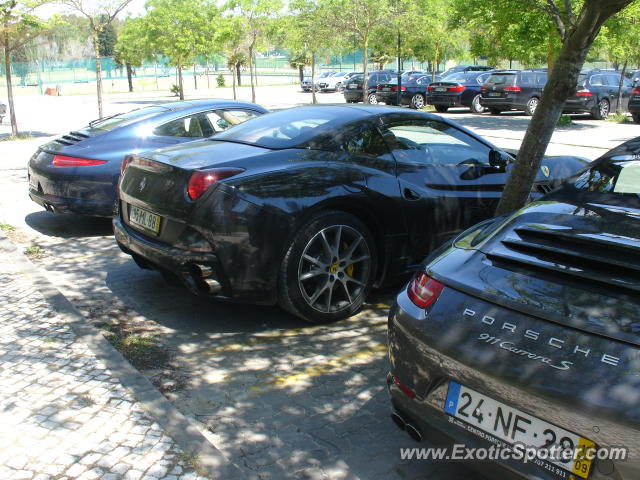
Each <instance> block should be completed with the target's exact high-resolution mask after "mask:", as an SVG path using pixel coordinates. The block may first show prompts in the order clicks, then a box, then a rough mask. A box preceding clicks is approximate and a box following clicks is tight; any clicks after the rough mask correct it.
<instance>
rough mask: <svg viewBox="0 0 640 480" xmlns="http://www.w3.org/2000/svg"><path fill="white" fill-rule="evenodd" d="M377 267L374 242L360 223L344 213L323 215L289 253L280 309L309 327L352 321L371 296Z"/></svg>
mask: <svg viewBox="0 0 640 480" xmlns="http://www.w3.org/2000/svg"><path fill="white" fill-rule="evenodd" d="M351 249H353V252H351V251H350V250H351ZM336 252H337V253H336ZM329 253H331V255H329ZM354 257H356V258H354ZM350 260H356V261H355V262H353V263H349V261H350ZM376 262H377V254H376V246H375V241H374V239H373V236H372V235H371V233H370V232H369V229H368V228H367V227H366V226H365V225H364V223H362V222H361V221H360V220H359V219H358V218H356V217H354V216H353V215H350V214H348V213H344V212H338V211H333V210H330V211H326V212H321V213H319V214H318V215H316V216H314V217H313V218H312V219H311V220H309V221H308V222H307V223H306V224H305V225H304V226H303V227H302V228H300V230H299V231H298V233H297V234H296V236H295V238H294V239H293V241H292V242H291V244H290V245H289V248H288V249H287V253H286V254H285V256H284V259H283V260H282V264H281V265H280V272H279V276H278V303H279V304H280V306H281V307H282V308H284V309H285V310H288V311H289V312H291V313H292V314H294V315H296V316H298V317H300V318H302V319H303V320H305V321H307V322H310V323H325V322H333V321H336V320H341V319H343V318H347V317H350V316H351V315H353V314H354V313H356V312H357V311H358V310H359V309H360V307H362V304H363V302H364V301H365V300H366V298H367V296H368V295H369V292H370V291H371V286H372V284H373V280H374V278H375V272H376Z"/></svg>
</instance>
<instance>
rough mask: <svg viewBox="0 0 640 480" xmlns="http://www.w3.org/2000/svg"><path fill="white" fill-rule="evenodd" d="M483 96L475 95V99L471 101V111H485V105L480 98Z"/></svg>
mask: <svg viewBox="0 0 640 480" xmlns="http://www.w3.org/2000/svg"><path fill="white" fill-rule="evenodd" d="M481 97H482V95H476V96H475V97H473V100H472V101H471V111H472V112H473V113H482V112H484V107H483V106H482V104H481V103H480V98H481Z"/></svg>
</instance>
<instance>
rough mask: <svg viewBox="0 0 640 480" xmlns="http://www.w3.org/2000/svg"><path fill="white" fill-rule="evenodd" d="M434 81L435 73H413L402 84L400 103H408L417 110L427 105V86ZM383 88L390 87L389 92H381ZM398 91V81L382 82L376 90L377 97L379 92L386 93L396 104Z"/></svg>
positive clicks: (437, 78) (437, 77)
mask: <svg viewBox="0 0 640 480" xmlns="http://www.w3.org/2000/svg"><path fill="white" fill-rule="evenodd" d="M439 79H440V77H439V76H437V75H436V81H437V80H439ZM432 81H433V75H432V74H431V73H427V74H416V75H411V76H410V78H408V79H407V82H406V83H404V84H402V85H401V86H400V104H401V105H408V106H410V107H411V108H414V109H416V110H419V109H421V108H422V107H424V106H425V105H426V100H425V99H426V97H427V87H428V86H429V84H430V83H431V82H432ZM383 88H389V92H384V91H382V92H381V91H380V90H382V89H383ZM397 91H398V85H397V83H396V82H389V83H387V84H381V87H380V89H379V90H377V91H376V97H378V95H379V93H382V94H383V95H384V94H385V93H386V95H387V98H388V99H389V101H390V102H392V103H393V104H395V102H396V101H397V100H396V99H397ZM394 95H395V96H394ZM381 98H382V95H381Z"/></svg>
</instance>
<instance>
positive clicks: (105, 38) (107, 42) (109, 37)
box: [98, 16, 118, 57]
mask: <svg viewBox="0 0 640 480" xmlns="http://www.w3.org/2000/svg"><path fill="white" fill-rule="evenodd" d="M100 21H105V18H104V16H103V18H101V19H100ZM117 41H118V35H117V34H116V29H115V27H114V26H113V23H107V24H106V25H105V26H104V28H103V29H102V30H100V33H98V51H99V52H100V56H101V57H113V54H114V47H115V46H116V42H117Z"/></svg>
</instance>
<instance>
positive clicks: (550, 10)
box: [496, 0, 634, 214]
mask: <svg viewBox="0 0 640 480" xmlns="http://www.w3.org/2000/svg"><path fill="white" fill-rule="evenodd" d="M633 1H634V0H607V1H601V0H583V1H582V2H580V4H581V6H578V5H576V4H574V3H572V0H564V1H563V2H562V3H560V2H559V1H556V0H535V1H532V2H531V3H530V4H529V5H530V6H529V8H535V9H537V10H538V11H539V12H540V14H541V15H542V14H544V15H548V16H549V17H550V18H551V19H552V20H553V23H554V25H555V28H556V31H557V34H558V36H559V37H560V39H561V41H562V49H561V51H560V55H559V56H558V58H557V60H556V61H555V63H554V65H553V68H552V69H551V72H550V73H549V79H548V80H547V84H546V86H545V88H544V91H543V94H542V100H541V101H540V104H539V105H538V108H536V111H535V113H534V115H533V118H532V119H531V122H530V123H529V127H528V128H527V132H526V134H525V136H524V139H523V140H522V145H521V146H520V151H519V153H518V161H517V162H516V163H515V164H514V166H513V169H512V170H511V173H510V175H509V179H508V181H507V184H506V185H505V189H504V192H503V194H502V197H501V199H500V203H499V204H498V208H497V210H496V214H503V213H509V212H512V211H514V210H516V209H518V208H520V207H522V206H523V205H524V204H525V202H526V201H527V199H528V197H529V195H530V193H531V187H532V186H533V182H534V180H535V177H536V174H537V172H538V170H539V168H540V163H541V161H542V157H543V156H544V153H545V151H546V149H547V146H548V145H549V141H550V140H551V135H552V134H553V131H554V128H555V125H556V123H557V121H558V118H560V114H561V113H562V108H563V106H564V103H565V101H566V100H567V98H568V97H569V96H570V95H572V94H573V92H574V91H575V89H576V87H577V83H578V75H579V74H580V70H581V69H582V66H583V65H584V61H585V59H586V57H587V53H588V52H589V48H590V47H591V45H592V44H593V41H594V39H595V38H596V36H597V35H598V33H599V32H600V28H601V27H602V25H603V24H604V23H605V22H606V21H607V20H608V19H609V18H611V16H613V15H615V14H616V13H618V12H619V11H621V10H623V9H624V8H625V7H627V6H629V5H630V4H631V3H633ZM523 8H524V4H523Z"/></svg>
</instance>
